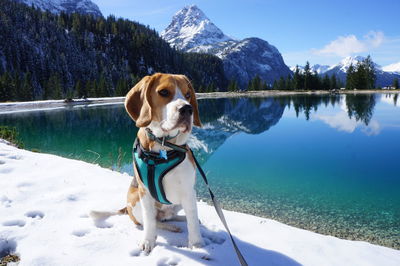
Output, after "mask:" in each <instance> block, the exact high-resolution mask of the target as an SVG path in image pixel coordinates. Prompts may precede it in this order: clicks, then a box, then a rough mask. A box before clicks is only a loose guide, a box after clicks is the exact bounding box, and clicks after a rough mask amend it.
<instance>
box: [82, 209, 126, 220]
mask: <svg viewBox="0 0 400 266" xmlns="http://www.w3.org/2000/svg"><path fill="white" fill-rule="evenodd" d="M124 214H128V210H127V209H126V207H124V208H122V209H120V210H118V211H116V212H101V211H91V212H90V213H89V216H90V217H92V218H93V219H96V220H97V219H107V218H108V217H110V216H114V215H124Z"/></svg>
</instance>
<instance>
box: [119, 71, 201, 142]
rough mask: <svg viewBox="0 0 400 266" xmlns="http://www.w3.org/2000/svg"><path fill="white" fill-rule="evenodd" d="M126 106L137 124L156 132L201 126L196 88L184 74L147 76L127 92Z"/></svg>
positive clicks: (170, 133)
mask: <svg viewBox="0 0 400 266" xmlns="http://www.w3.org/2000/svg"><path fill="white" fill-rule="evenodd" d="M125 108H126V111H127V112H128V114H129V115H130V116H131V117H132V119H133V120H134V121H135V122H136V126H137V127H139V128H140V127H150V128H151V129H152V130H153V132H154V133H155V134H156V135H161V134H162V135H173V134H172V133H173V132H174V131H176V132H177V131H178V130H179V131H180V132H182V133H190V132H191V130H192V125H193V124H194V125H195V126H199V127H200V126H201V122H200V118H199V111H198V107H197V100H196V95H195V91H194V89H193V87H192V85H191V83H190V81H189V79H188V78H187V77H186V76H184V75H172V74H161V73H157V74H154V75H152V76H146V77H144V78H143V79H142V80H141V81H140V82H139V83H137V84H136V85H135V87H133V88H132V89H131V90H130V91H129V92H128V94H127V95H126V99H125Z"/></svg>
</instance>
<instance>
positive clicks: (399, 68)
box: [382, 62, 400, 74]
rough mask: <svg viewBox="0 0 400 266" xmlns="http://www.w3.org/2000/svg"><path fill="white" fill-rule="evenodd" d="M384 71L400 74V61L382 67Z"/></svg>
mask: <svg viewBox="0 0 400 266" xmlns="http://www.w3.org/2000/svg"><path fill="white" fill-rule="evenodd" d="M382 70H383V71H386V72H394V73H398V74H400V62H398V63H394V64H390V65H387V66H384V67H382Z"/></svg>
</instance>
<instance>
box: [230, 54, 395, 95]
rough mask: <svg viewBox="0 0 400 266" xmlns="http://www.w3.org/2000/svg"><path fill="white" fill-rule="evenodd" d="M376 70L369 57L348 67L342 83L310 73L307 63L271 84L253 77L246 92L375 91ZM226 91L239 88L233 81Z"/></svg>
mask: <svg viewBox="0 0 400 266" xmlns="http://www.w3.org/2000/svg"><path fill="white" fill-rule="evenodd" d="M375 83H376V70H375V66H374V63H373V61H372V59H371V57H370V56H368V57H367V58H365V59H364V60H363V61H360V62H358V63H357V64H356V65H350V66H349V68H348V70H347V72H346V81H345V82H342V81H341V80H340V79H339V78H337V77H336V75H335V74H333V75H331V76H328V75H326V74H325V75H319V74H318V73H317V72H315V71H312V70H311V67H310V63H309V62H308V61H307V62H306V65H305V67H304V69H300V68H299V67H298V66H296V68H295V70H294V73H293V75H288V76H287V77H280V79H278V80H275V82H274V83H273V84H267V83H266V82H264V81H263V80H262V79H261V78H260V76H258V75H255V76H254V77H253V78H252V79H251V80H250V82H249V83H248V86H247V90H248V91H260V90H270V89H273V90H337V89H341V88H345V89H348V90H354V89H358V90H360V89H361V90H370V89H375V88H376V86H375ZM392 87H393V88H394V89H399V80H398V78H394V80H393V85H392ZM227 90H228V91H239V90H240V88H239V86H238V83H237V82H236V81H235V80H232V81H230V82H229V85H228V89H227Z"/></svg>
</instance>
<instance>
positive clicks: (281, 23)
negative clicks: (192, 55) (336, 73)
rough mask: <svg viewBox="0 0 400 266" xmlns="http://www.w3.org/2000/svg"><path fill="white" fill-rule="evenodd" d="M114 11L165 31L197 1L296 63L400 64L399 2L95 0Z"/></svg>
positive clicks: (238, 34)
mask: <svg viewBox="0 0 400 266" xmlns="http://www.w3.org/2000/svg"><path fill="white" fill-rule="evenodd" d="M92 1H93V2H95V3H96V4H97V5H98V6H99V8H100V10H101V11H102V13H103V15H105V16H108V15H110V14H114V15H115V16H117V17H123V18H128V19H130V20H134V21H138V22H140V23H142V24H145V25H149V26H150V27H151V28H154V29H156V30H157V31H159V32H161V31H162V30H163V29H164V28H165V27H167V26H168V24H169V23H170V21H171V19H172V16H173V15H174V14H175V13H176V12H177V11H178V10H179V9H181V8H182V7H184V6H186V5H190V4H196V5H197V6H198V7H199V8H200V9H202V10H203V12H204V13H205V14H206V15H207V16H208V17H209V18H210V20H211V21H213V22H214V24H215V25H217V26H218V27H219V28H220V29H221V30H222V31H223V32H224V33H225V34H227V35H229V36H232V37H235V38H238V39H242V38H246V37H259V38H262V39H264V40H266V41H268V42H269V43H270V44H272V45H275V46H276V47H277V48H278V50H279V51H280V52H281V53H282V55H283V58H284V60H285V63H286V64H287V65H290V66H293V65H296V64H300V65H304V63H305V61H306V60H308V61H310V63H311V64H317V63H319V64H329V65H332V64H336V63H337V62H339V61H340V59H341V58H343V57H345V56H347V55H368V54H370V55H371V56H372V59H373V60H374V61H375V62H376V63H378V64H380V65H383V66H385V65H388V64H391V63H396V62H400V0H379V1H374V0H364V1H362V0H347V1H344V0H335V1H324V0H319V1H315V0H302V1H296V0H247V1H244V0H242V1H239V0H230V1H228V0H193V1H182V0H146V1H143V0H141V1H138V0H112V1H110V0H92Z"/></svg>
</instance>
